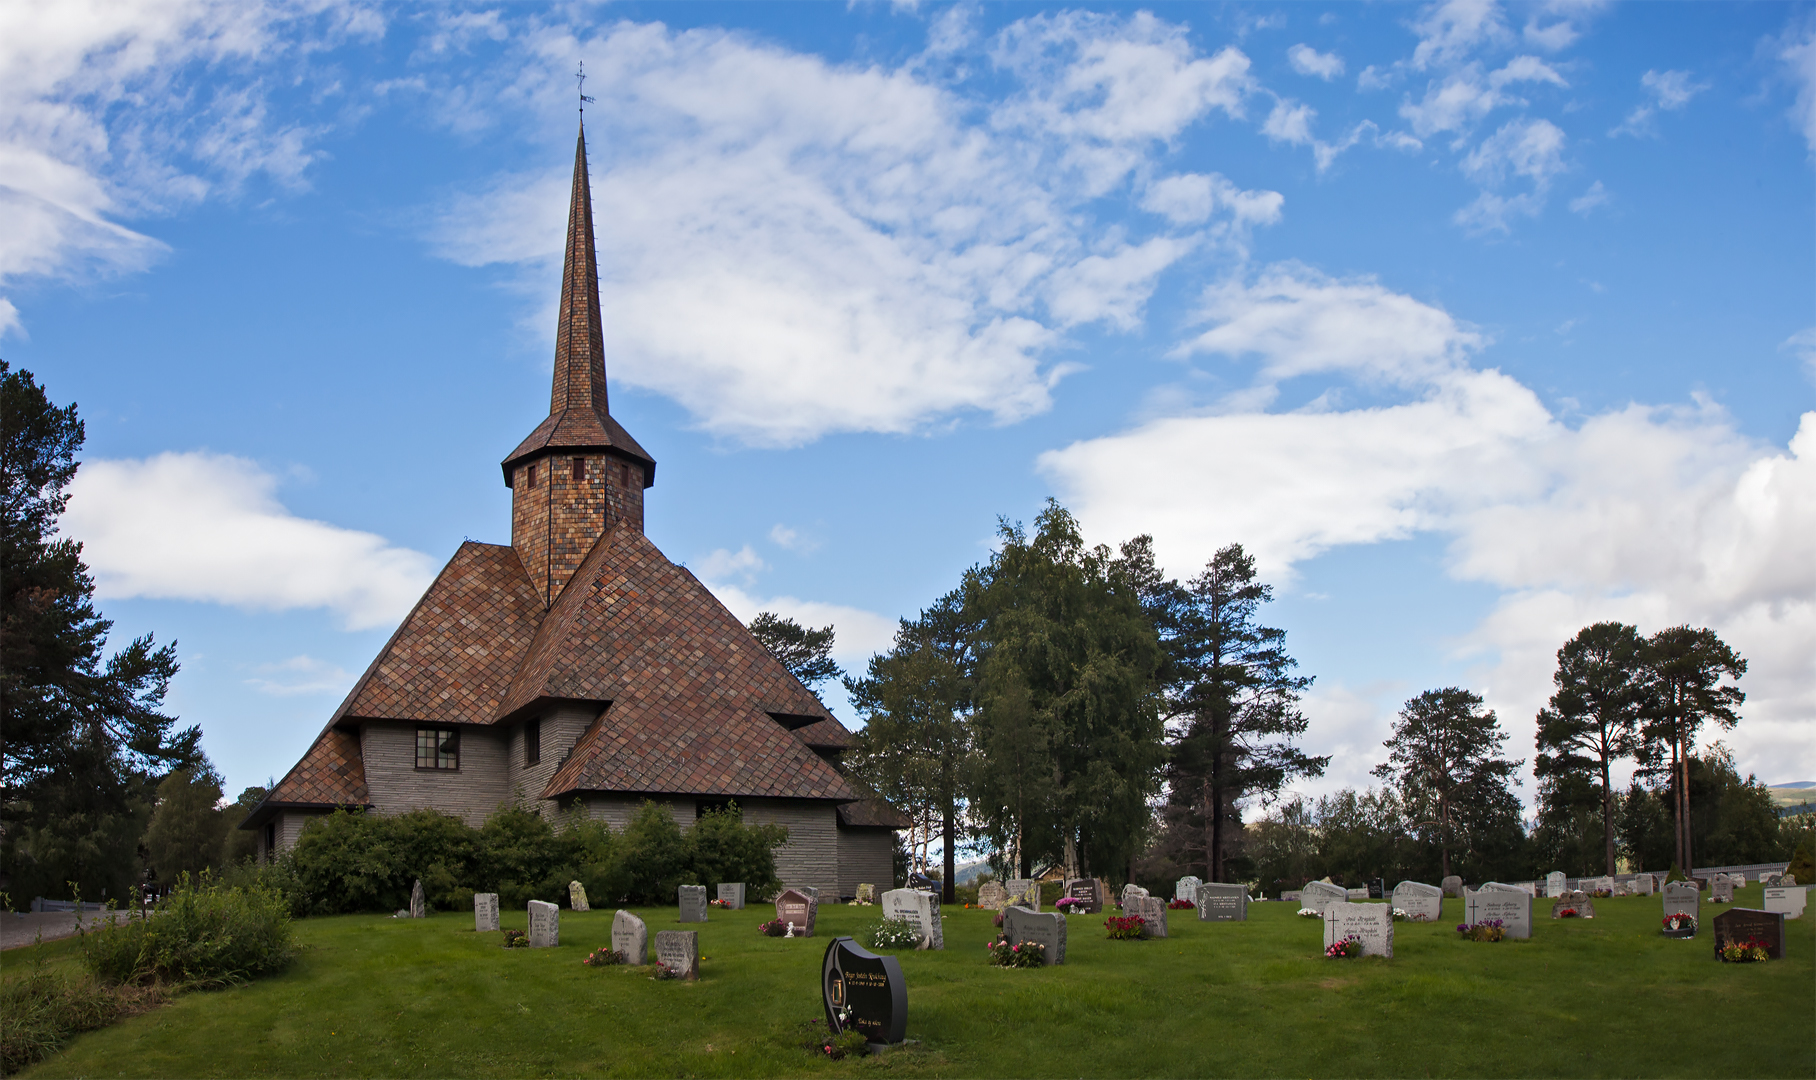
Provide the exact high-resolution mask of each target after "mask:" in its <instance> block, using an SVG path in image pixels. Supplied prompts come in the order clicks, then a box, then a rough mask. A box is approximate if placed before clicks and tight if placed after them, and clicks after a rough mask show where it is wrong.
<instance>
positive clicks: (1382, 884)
mask: <svg viewBox="0 0 1816 1080" xmlns="http://www.w3.org/2000/svg"><path fill="white" fill-rule="evenodd" d="M1368 898H1369V899H1370V900H1385V899H1387V879H1386V878H1375V879H1374V880H1372V881H1370V882H1369V883H1368Z"/></svg>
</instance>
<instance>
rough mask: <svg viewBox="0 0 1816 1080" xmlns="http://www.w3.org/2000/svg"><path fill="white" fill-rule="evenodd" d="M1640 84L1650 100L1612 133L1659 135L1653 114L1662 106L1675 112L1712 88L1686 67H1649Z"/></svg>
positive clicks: (1610, 133)
mask: <svg viewBox="0 0 1816 1080" xmlns="http://www.w3.org/2000/svg"><path fill="white" fill-rule="evenodd" d="M1639 84H1640V87H1641V89H1643V90H1645V92H1646V95H1647V98H1648V100H1647V101H1646V103H1645V104H1643V105H1640V106H1638V107H1637V108H1635V109H1634V110H1633V111H1632V112H1630V113H1628V114H1627V118H1626V119H1625V120H1622V121H1621V122H1620V124H1618V125H1617V126H1616V127H1615V128H1614V129H1613V130H1612V131H1610V132H1608V134H1609V135H1611V136H1612V135H1632V136H1636V137H1637V136H1642V135H1656V134H1657V130H1656V128H1655V126H1654V124H1653V118H1654V117H1655V116H1657V115H1658V113H1659V111H1660V110H1663V111H1665V112H1674V111H1676V110H1678V109H1681V108H1683V107H1684V106H1685V105H1688V104H1690V100H1691V99H1692V98H1694V97H1695V96H1696V95H1698V94H1700V93H1702V92H1703V91H1704V90H1707V89H1708V88H1709V84H1708V83H1699V82H1697V81H1696V80H1695V79H1693V78H1691V76H1690V73H1689V72H1687V71H1648V72H1646V73H1645V74H1644V75H1641V76H1640V77H1639Z"/></svg>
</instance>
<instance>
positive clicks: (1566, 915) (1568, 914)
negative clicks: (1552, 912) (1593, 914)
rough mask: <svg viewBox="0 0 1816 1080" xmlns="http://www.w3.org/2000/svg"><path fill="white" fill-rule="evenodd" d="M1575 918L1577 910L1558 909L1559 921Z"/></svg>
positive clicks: (1569, 908)
mask: <svg viewBox="0 0 1816 1080" xmlns="http://www.w3.org/2000/svg"><path fill="white" fill-rule="evenodd" d="M1576 916H1577V910H1576V909H1575V908H1573V907H1567V908H1560V909H1559V910H1558V913H1557V917H1558V918H1560V919H1574V918H1576Z"/></svg>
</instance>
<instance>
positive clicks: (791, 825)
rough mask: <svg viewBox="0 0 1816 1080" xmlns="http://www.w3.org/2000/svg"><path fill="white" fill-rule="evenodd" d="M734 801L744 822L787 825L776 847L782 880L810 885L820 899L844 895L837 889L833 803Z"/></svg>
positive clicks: (837, 821)
mask: <svg viewBox="0 0 1816 1080" xmlns="http://www.w3.org/2000/svg"><path fill="white" fill-rule="evenodd" d="M738 805H739V806H740V807H742V808H743V810H744V820H745V821H747V822H751V823H753V824H754V823H762V824H766V825H782V826H785V827H786V828H787V829H788V843H786V844H783V845H782V846H781V847H779V848H777V849H776V876H777V877H779V878H781V879H782V884H784V885H811V886H813V887H814V888H816V889H818V890H820V897H821V899H831V898H834V897H838V896H841V895H846V894H843V893H841V892H840V890H839V818H838V811H837V810H835V809H834V808H833V807H834V804H833V803H830V802H817V801H810V800H807V799H739V800H738ZM854 892H855V890H854Z"/></svg>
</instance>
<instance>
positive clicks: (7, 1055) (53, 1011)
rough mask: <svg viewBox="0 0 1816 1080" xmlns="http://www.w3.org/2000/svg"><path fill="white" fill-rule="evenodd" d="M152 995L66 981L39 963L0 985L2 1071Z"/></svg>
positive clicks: (10, 1070) (35, 1057)
mask: <svg viewBox="0 0 1816 1080" xmlns="http://www.w3.org/2000/svg"><path fill="white" fill-rule="evenodd" d="M155 996H156V994H155V992H154V991H134V990H130V989H125V990H122V989H114V988H109V987H106V986H102V985H100V984H99V983H97V982H95V981H93V980H91V979H82V980H80V981H78V982H74V983H66V982H64V981H63V980H62V979H59V978H57V977H56V976H55V975H53V974H51V973H50V972H49V971H47V970H45V969H44V967H43V966H42V964H40V965H38V966H37V967H36V969H35V970H34V971H32V972H31V974H29V975H26V976H24V977H23V978H19V979H14V980H12V981H10V982H7V983H6V984H4V985H3V986H0V1075H6V1076H11V1075H12V1074H14V1073H16V1072H18V1071H19V1070H20V1069H23V1068H25V1067H26V1066H27V1065H30V1064H32V1063H33V1062H36V1061H42V1060H44V1059H45V1058H47V1057H49V1056H50V1055H52V1054H54V1053H56V1052H57V1051H59V1050H61V1049H63V1046H64V1045H65V1044H66V1043H68V1042H69V1040H70V1038H71V1036H74V1035H79V1034H81V1033H82V1032H84V1031H93V1030H95V1029H96V1028H103V1027H106V1026H107V1025H108V1024H111V1023H113V1022H114V1021H115V1020H116V1019H118V1018H119V1017H120V1016H122V1015H124V1014H125V1013H128V1012H132V1011H136V1009H138V1008H139V1007H141V1004H142V1003H143V1004H150V1002H149V1001H147V1000H145V999H147V998H150V997H155Z"/></svg>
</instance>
